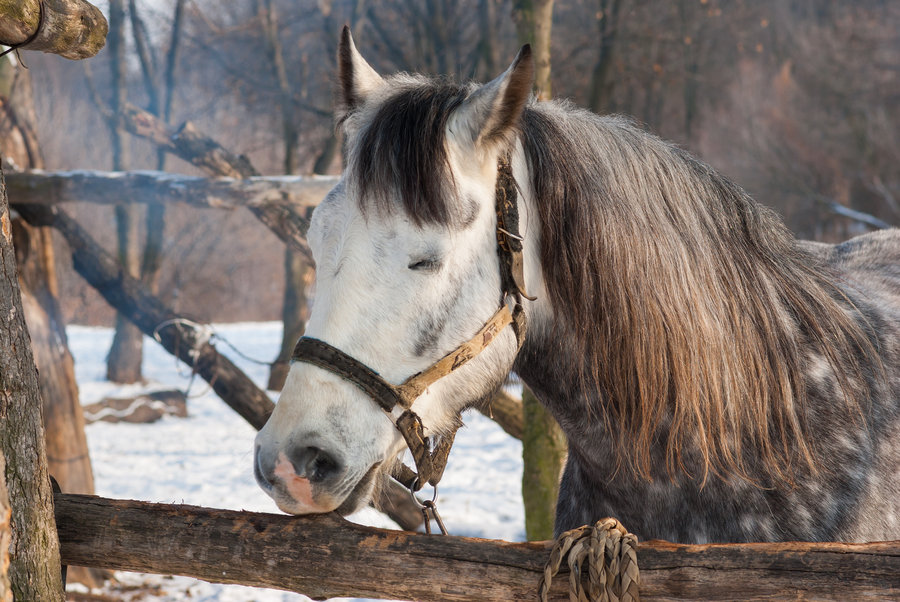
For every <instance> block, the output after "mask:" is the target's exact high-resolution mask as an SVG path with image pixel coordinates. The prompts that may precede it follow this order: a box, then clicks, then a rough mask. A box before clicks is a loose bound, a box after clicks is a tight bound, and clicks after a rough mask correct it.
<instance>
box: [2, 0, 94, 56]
mask: <svg viewBox="0 0 900 602" xmlns="http://www.w3.org/2000/svg"><path fill="white" fill-rule="evenodd" d="M43 12H44V16H43V23H42V24H41V0H0V44H4V45H7V46H12V45H15V44H21V43H22V42H25V41H26V40H28V39H29V38H30V37H31V36H32V35H34V32H35V31H36V30H37V29H38V25H39V24H40V31H39V32H38V35H37V37H36V38H35V39H34V40H33V41H32V42H30V43H29V44H26V45H25V46H23V47H22V48H23V49H25V50H40V51H42V52H50V53H53V54H58V55H60V56H62V57H65V58H67V59H85V58H89V57H92V56H94V55H95V54H97V53H98V52H100V49H101V48H103V45H104V44H105V43H106V34H107V33H108V31H109V24H108V23H107V22H106V17H104V16H103V13H101V12H100V9H98V8H97V7H96V6H94V5H93V4H90V3H89V2H85V1H84V0H43Z"/></svg>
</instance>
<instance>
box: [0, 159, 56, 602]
mask: <svg viewBox="0 0 900 602" xmlns="http://www.w3.org/2000/svg"><path fill="white" fill-rule="evenodd" d="M0 451H2V452H3V455H4V456H5V459H6V471H5V473H6V483H7V486H8V488H9V493H10V502H11V509H12V545H11V546H10V551H11V556H12V564H11V565H10V582H11V584H12V590H13V593H14V595H15V599H16V600H41V601H44V600H46V601H47V602H53V601H59V602H62V600H63V598H64V595H65V593H64V591H63V584H62V575H61V573H60V560H59V540H58V539H57V535H56V523H55V521H54V517H53V492H52V491H51V488H50V475H49V474H48V473H47V455H46V451H45V449H44V428H43V426H42V423H41V393H40V385H39V384H38V374H37V368H35V365H34V356H33V355H32V352H31V339H30V337H29V335H28V328H27V327H26V326H25V312H24V311H23V309H22V297H21V293H20V292H19V281H18V278H17V276H16V256H15V251H14V250H13V245H12V226H11V222H10V218H9V204H8V202H7V199H6V183H5V181H4V179H3V172H2V169H0Z"/></svg>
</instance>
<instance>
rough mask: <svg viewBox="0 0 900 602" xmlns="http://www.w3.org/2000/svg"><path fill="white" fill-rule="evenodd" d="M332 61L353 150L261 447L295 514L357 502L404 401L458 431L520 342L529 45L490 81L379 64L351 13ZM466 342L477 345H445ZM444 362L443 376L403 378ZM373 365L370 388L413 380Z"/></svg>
mask: <svg viewBox="0 0 900 602" xmlns="http://www.w3.org/2000/svg"><path fill="white" fill-rule="evenodd" d="M338 64H339V78H338V79H339V90H338V97H339V98H338V109H337V115H336V117H337V121H338V123H339V124H340V127H341V128H342V129H343V133H344V135H345V138H346V147H347V165H346V169H345V171H344V175H343V177H342V178H341V180H340V182H339V183H338V184H337V185H336V186H335V188H334V189H333V190H332V191H331V192H330V193H329V194H328V195H327V197H326V198H325V199H324V201H323V202H322V203H321V204H320V205H319V206H318V207H317V208H316V210H315V212H314V214H313V218H312V221H311V226H310V230H309V233H308V240H309V245H310V248H311V249H312V252H313V256H314V258H315V261H316V270H317V271H316V289H315V302H314V305H313V309H312V313H311V316H310V319H309V323H308V324H307V327H306V336H305V337H304V339H301V342H300V343H299V344H298V350H297V352H295V353H296V354H297V357H298V361H295V362H294V363H293V364H292V366H291V369H290V372H289V374H288V377H287V380H286V382H285V385H284V389H283V391H282V393H281V397H280V399H279V401H278V404H277V406H276V408H275V410H274V412H273V414H272V416H271V418H270V419H269V421H268V422H267V424H266V425H265V427H264V428H263V429H262V430H261V431H260V432H259V434H258V436H257V438H256V447H255V452H256V453H255V466H254V468H255V471H254V472H255V475H256V479H257V481H258V482H259V484H260V485H261V486H262V488H263V489H264V490H266V491H267V492H268V493H269V495H271V496H272V497H273V498H274V499H275V501H276V503H277V504H278V506H279V507H280V508H281V509H282V510H284V511H285V512H289V513H293V514H307V513H321V512H329V511H332V510H337V511H338V512H340V513H342V514H347V513H350V512H353V511H355V510H356V509H357V508H359V507H360V506H361V505H362V504H364V503H365V502H367V501H368V499H369V498H370V497H371V496H372V495H373V492H374V490H375V488H376V485H377V484H378V483H379V482H380V481H381V479H382V478H383V476H384V475H385V474H387V473H388V472H390V470H391V469H392V468H393V467H395V465H396V464H397V462H398V457H399V456H400V455H401V454H402V452H404V450H405V449H406V447H407V445H412V444H410V443H409V442H410V437H413V438H414V437H415V433H413V434H412V435H410V434H409V433H408V432H404V433H401V430H400V428H398V424H399V422H398V421H400V419H401V416H402V415H403V414H404V413H406V412H407V411H408V413H407V414H406V415H407V417H408V416H410V415H411V416H413V417H414V418H413V419H412V420H417V421H418V425H417V426H416V428H418V429H419V431H418V432H419V435H421V436H423V437H425V438H431V439H432V440H439V439H440V438H441V437H442V436H445V437H447V436H450V435H452V433H454V432H455V430H456V428H457V427H458V426H459V423H460V417H459V416H460V412H461V411H462V410H463V409H465V408H466V407H468V406H470V405H473V404H474V403H477V402H478V401H480V400H482V399H483V398H485V397H486V396H488V395H490V394H491V393H492V392H493V391H494V390H496V388H497V387H498V386H499V385H500V384H501V383H502V382H503V380H504V379H505V377H506V376H507V374H508V373H509V371H510V369H511V367H512V363H513V360H514V359H515V356H516V352H517V350H518V348H519V345H520V344H521V341H520V340H519V337H518V336H517V332H518V331H517V329H516V327H515V326H516V324H515V322H516V320H517V319H518V318H519V316H518V315H517V316H516V317H515V318H513V317H512V313H513V311H511V310H510V309H509V307H508V306H509V305H512V304H513V300H512V299H510V297H511V296H510V295H507V294H506V293H505V290H506V289H504V280H509V279H508V278H504V272H503V269H502V266H501V258H502V257H501V256H498V230H497V227H498V217H497V211H496V207H497V203H496V198H495V197H496V194H497V191H496V188H497V181H498V167H497V166H498V160H500V159H501V158H503V157H504V156H506V154H507V153H508V151H509V149H510V146H511V144H512V142H513V140H514V137H515V134H516V132H517V128H518V122H519V118H520V116H521V113H522V110H523V107H524V106H525V104H526V102H527V101H528V99H529V97H530V90H531V84H532V77H533V65H532V60H531V55H530V51H529V49H528V47H525V48H523V49H522V51H521V52H520V53H519V55H518V56H517V57H516V59H515V61H514V62H513V63H512V65H511V66H510V67H509V68H508V69H507V70H506V71H505V72H504V73H503V74H501V75H500V76H499V77H498V78H496V79H495V80H493V81H492V82H490V83H488V84H486V85H483V86H480V87H478V86H460V85H455V84H450V83H447V82H444V81H435V80H426V79H424V78H421V77H417V76H411V75H407V74H401V75H397V76H393V77H390V78H382V77H381V76H379V75H378V74H377V73H376V72H375V70H374V69H373V68H372V67H371V66H370V65H369V64H368V63H367V62H366V61H365V59H363V57H362V56H361V55H360V54H359V52H358V51H357V49H356V47H355V45H354V43H353V40H352V38H351V36H350V33H349V30H348V29H347V28H345V29H344V32H343V34H342V37H341V43H340V47H339V53H338ZM501 219H502V218H501ZM516 219H524V218H516ZM510 228H511V229H513V230H517V229H518V224H512V225H511V226H510ZM504 231H505V230H504ZM519 280H520V281H521V278H519ZM519 284H521V282H520V283H519ZM513 296H516V297H518V295H513ZM498 306H499V308H500V309H499V310H498ZM517 308H518V311H519V312H521V308H520V307H518V306H517ZM498 316H499V317H498ZM511 322H513V324H510V323H511ZM507 325H510V327H506V326H507ZM476 339H478V340H477V341H476ZM464 343H466V344H471V345H474V346H475V347H477V349H476V352H475V353H470V351H466V352H465V353H462V352H460V353H457V355H458V356H459V357H457V356H454V357H453V358H451V359H450V360H448V359H447V358H448V357H449V356H448V354H450V355H453V353H454V350H457V351H459V349H462V347H460V345H461V344H464ZM301 347H302V348H303V349H304V350H305V351H303V353H301ZM466 349H468V348H466ZM463 355H465V356H466V357H465V358H462V356H463ZM313 356H315V357H313ZM326 356H327V357H330V358H332V359H331V360H327V361H326V360H323V359H322V358H323V357H326ZM470 356H471V357H470ZM316 358H318V359H316ZM335 358H337V359H336V360H335ZM442 358H443V364H441V361H442ZM454 358H455V359H454ZM460 358H462V359H463V361H457V360H458V359H460ZM335 362H337V363H340V364H342V365H344V366H345V369H344V371H343V372H342V369H338V368H334V366H333V364H334V363H335ZM439 364H440V365H444V368H447V369H440V370H437V371H438V372H440V374H438V375H437V376H439V378H434V379H428V381H427V382H424V383H419V384H420V385H421V386H419V387H412V388H411V387H410V386H408V383H409V382H410V380H409V379H410V377H412V376H414V375H417V374H420V373H423V372H426V373H427V372H429V369H430V368H432V367H434V366H438V365H439ZM451 364H452V366H451ZM346 366H350V368H346ZM451 368H452V369H451ZM367 370H368V371H369V372H371V373H372V374H374V375H371V374H370V375H369V376H367V377H366V378H368V382H370V387H369V389H371V388H375V389H379V390H384V391H386V393H385V395H386V396H387V397H390V396H391V391H394V390H395V388H397V387H398V386H401V385H403V384H404V383H406V385H403V386H406V389H405V394H404V395H403V396H401V397H402V400H400V401H399V402H398V403H399V405H398V406H397V407H392V406H391V404H390V403H388V404H387V405H385V404H384V403H381V402H380V401H379V402H378V403H376V401H373V398H372V392H371V390H369V389H367V387H366V386H364V384H365V383H363V384H361V383H360V382H359V379H356V378H354V377H353V374H356V373H360V372H366V371H367ZM432 372H435V370H432ZM348 373H350V374H349V375H348ZM354 381H356V382H354ZM410 391H412V393H410ZM398 399H400V398H399V397H398ZM412 451H413V455H414V456H415V455H416V451H417V450H416V449H413V450H412ZM417 464H418V459H417ZM420 471H421V466H420ZM421 484H422V483H421V482H419V483H417V484H415V485H414V486H420V485H421Z"/></svg>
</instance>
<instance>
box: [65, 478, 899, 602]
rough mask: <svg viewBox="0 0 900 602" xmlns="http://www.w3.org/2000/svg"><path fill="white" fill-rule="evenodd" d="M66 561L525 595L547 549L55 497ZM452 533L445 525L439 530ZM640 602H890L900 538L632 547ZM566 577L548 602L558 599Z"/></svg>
mask: <svg viewBox="0 0 900 602" xmlns="http://www.w3.org/2000/svg"><path fill="white" fill-rule="evenodd" d="M56 522H57V527H58V529H59V537H60V545H61V550H62V557H63V561H64V562H68V563H72V564H80V565H86V566H98V567H105V568H112V569H119V570H129V571H143V572H152V573H162V574H177V575H187V576H191V577H196V578H199V579H204V580H207V581H214V582H219V583H242V584H245V585H253V586H258V587H274V588H278V589H285V590H290V591H296V592H301V593H303V594H306V595H308V596H311V597H313V598H317V599H322V598H329V597H334V596H363V597H374V598H391V599H406V600H498V601H499V600H534V599H536V591H537V587H538V582H539V579H540V575H541V572H542V570H543V566H544V563H545V562H546V560H547V558H548V555H549V550H550V542H532V543H508V542H503V541H493V540H485V539H475V538H467V537H454V536H447V537H444V536H440V535H420V534H411V533H406V532H402V531H387V530H383V529H375V528H371V527H362V526H359V525H354V524H351V523H349V522H347V521H345V520H343V519H341V518H339V517H337V516H335V515H332V514H328V515H320V516H313V517H294V516H284V515H272V514H259V513H252V512H236V511H230V510H213V509H209V508H198V507H194V506H178V505H165V504H150V503H146V502H136V501H125V500H110V499H104V498H99V497H94V496H83V495H67V494H58V495H57V496H56ZM449 526H450V528H451V530H452V524H451V525H449ZM638 561H639V564H640V567H641V597H642V599H643V600H772V599H793V600H861V599H869V600H888V599H897V598H898V596H900V542H896V541H895V542H882V543H871V544H843V543H779V544H730V545H681V544H672V543H668V542H662V541H649V542H641V543H640V544H639V548H638ZM567 579H568V575H560V576H558V577H557V578H556V579H555V580H554V584H553V589H552V594H553V599H558V600H565V599H568V598H567V593H566V585H567Z"/></svg>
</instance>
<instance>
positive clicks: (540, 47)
mask: <svg viewBox="0 0 900 602" xmlns="http://www.w3.org/2000/svg"><path fill="white" fill-rule="evenodd" d="M513 21H515V23H516V32H517V33H518V37H519V43H520V44H531V50H532V53H533V56H534V93H535V95H536V96H537V97H538V99H539V100H549V99H550V98H551V96H552V90H551V86H550V32H551V29H552V27H553V0H514V2H513Z"/></svg>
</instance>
